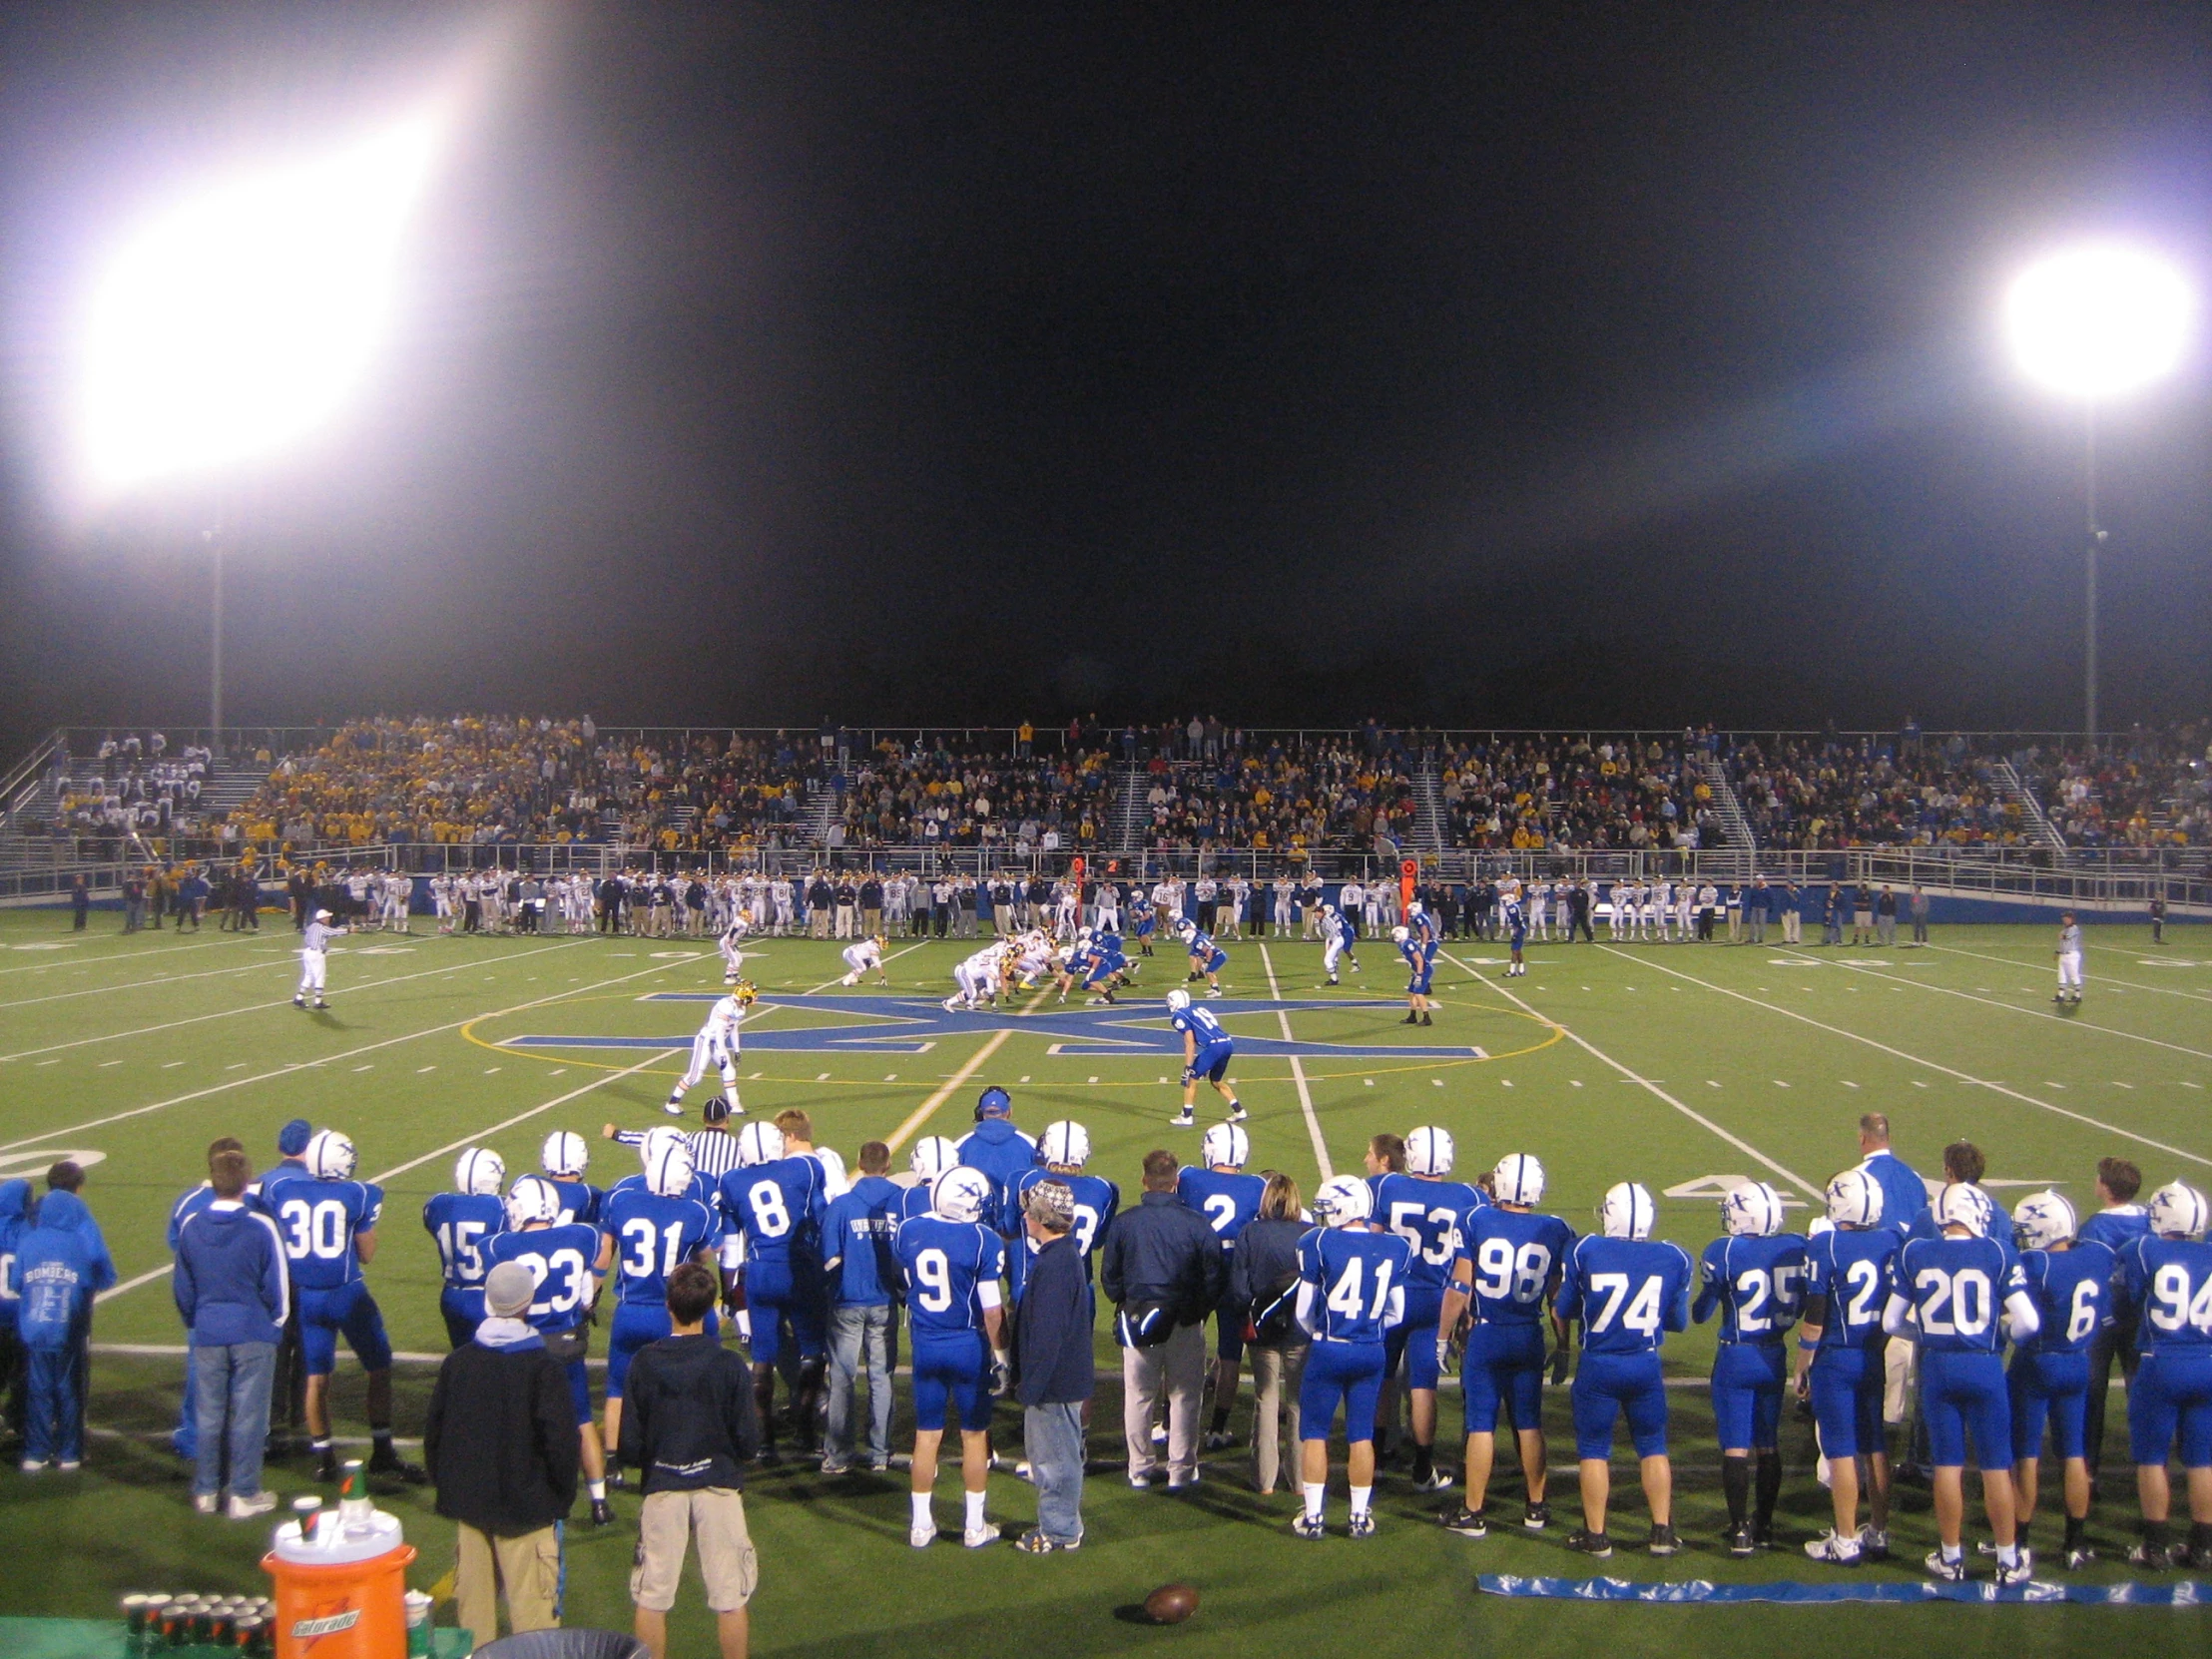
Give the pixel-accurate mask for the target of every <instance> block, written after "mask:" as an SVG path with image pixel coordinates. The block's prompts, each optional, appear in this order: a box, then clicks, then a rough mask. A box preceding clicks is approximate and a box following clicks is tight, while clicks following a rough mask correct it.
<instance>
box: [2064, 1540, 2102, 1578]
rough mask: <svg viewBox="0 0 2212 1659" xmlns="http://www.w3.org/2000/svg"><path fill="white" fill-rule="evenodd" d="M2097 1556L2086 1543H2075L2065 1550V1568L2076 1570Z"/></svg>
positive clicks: (2069, 1570) (2070, 1570)
mask: <svg viewBox="0 0 2212 1659" xmlns="http://www.w3.org/2000/svg"><path fill="white" fill-rule="evenodd" d="M2096 1558H2097V1552H2096V1551H2095V1550H2093V1549H2091V1548H2090V1547H2089V1546H2088V1545H2087V1544H2075V1545H2074V1546H2073V1547H2072V1548H2070V1549H2068V1550H2067V1551H2066V1570H2067V1571H2068V1572H2078V1571H2080V1570H2081V1569H2082V1568H2083V1567H2085V1566H2087V1565H2088V1564H2089V1563H2090V1562H2092V1561H2094V1560H2095V1559H2096Z"/></svg>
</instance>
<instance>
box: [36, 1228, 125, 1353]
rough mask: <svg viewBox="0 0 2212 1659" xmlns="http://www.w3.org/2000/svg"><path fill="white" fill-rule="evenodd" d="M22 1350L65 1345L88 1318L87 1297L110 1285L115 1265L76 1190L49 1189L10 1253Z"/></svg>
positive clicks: (89, 1310) (90, 1305)
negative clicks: (17, 1290) (12, 1254)
mask: <svg viewBox="0 0 2212 1659" xmlns="http://www.w3.org/2000/svg"><path fill="white" fill-rule="evenodd" d="M15 1282H16V1285H17V1286H18V1287H19V1288H20V1289H21V1291H22V1295H23V1301H22V1303H21V1305H20V1309H19V1312H18V1315H17V1318H18V1320H19V1322H20V1331H21V1335H22V1338H23V1346H24V1347H25V1348H36V1349H49V1350H50V1349H57V1348H67V1347H68V1346H69V1345H70V1343H71V1342H73V1341H74V1340H75V1339H76V1336H77V1333H78V1332H79V1331H80V1330H81V1329H82V1328H83V1327H84V1326H85V1325H86V1324H88V1323H89V1322H90V1321H91V1319H92V1299H93V1297H94V1296H96V1295H97V1294H98V1293H99V1292H101V1291H104V1290H106V1289H107V1288H108V1287H109V1286H110V1285H113V1284H114V1283H115V1263H114V1262H112V1261H110V1260H109V1259H108V1247H107V1246H106V1245H105V1244H104V1243H102V1242H101V1238H100V1229H99V1228H98V1227H96V1226H95V1225H93V1220H92V1212H91V1211H90V1210H88V1209H86V1208H85V1205H84V1201H83V1200H82V1199H80V1198H79V1197H78V1196H77V1195H76V1194H75V1193H48V1194H47V1195H46V1197H45V1198H43V1199H42V1200H40V1201H39V1207H38V1219H37V1221H36V1222H35V1223H34V1224H33V1225H32V1226H31V1227H30V1228H29V1230H27V1231H26V1232H25V1233H24V1235H23V1237H22V1240H21V1241H20V1242H19V1243H18V1244H17V1245H16V1251H15Z"/></svg>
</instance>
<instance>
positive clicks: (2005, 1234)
mask: <svg viewBox="0 0 2212 1659" xmlns="http://www.w3.org/2000/svg"><path fill="white" fill-rule="evenodd" d="M1966 1191H1968V1192H1969V1193H1971V1194H1973V1197H1974V1202H1975V1203H1976V1204H1977V1205H1979V1206H1980V1209H1981V1236H1982V1237H1983V1238H1985V1239H1988V1240H1990V1241H1991V1242H1992V1243H1995V1244H1998V1245H2000V1246H2002V1247H2003V1249H2004V1250H2005V1251H2006V1253H2007V1254H2014V1255H2016V1254H2017V1252H2016V1251H2015V1250H2014V1248H2013V1245H2012V1218H2011V1217H2010V1216H2007V1215H2006V1214H2005V1213H2004V1207H2003V1206H2002V1205H2000V1204H1999V1203H1997V1201H1996V1200H1995V1199H1993V1198H1991V1197H1990V1196H1989V1195H1988V1194H1987V1193H1985V1192H1983V1191H1982V1190H1981V1189H1980V1188H1979V1187H1975V1186H1968V1187H1967V1188H1966ZM1885 1214H1887V1212H1885ZM1883 1225H1884V1226H1890V1225H1892V1224H1891V1223H1889V1222H1885V1223H1884V1224H1883ZM1942 1236H1943V1229H1942V1224H1941V1223H1940V1222H1938V1221H1936V1207H1935V1206H1934V1205H1930V1206H1929V1207H1928V1208H1926V1209H1924V1210H1923V1211H1922V1212H1921V1213H1920V1214H1919V1215H1917V1216H1915V1217H1914V1218H1913V1219H1912V1221H1911V1222H1910V1223H1908V1224H1907V1225H1906V1227H1905V1237H1906V1239H1907V1240H1908V1241H1911V1240H1913V1239H1939V1238H1941V1237H1942Z"/></svg>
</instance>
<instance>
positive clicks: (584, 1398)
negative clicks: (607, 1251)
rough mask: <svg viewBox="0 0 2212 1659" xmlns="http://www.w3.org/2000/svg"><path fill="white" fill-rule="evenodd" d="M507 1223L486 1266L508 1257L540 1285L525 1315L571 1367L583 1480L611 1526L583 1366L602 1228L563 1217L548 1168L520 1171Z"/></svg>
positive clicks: (597, 1519)
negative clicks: (533, 1172) (530, 1172)
mask: <svg viewBox="0 0 2212 1659" xmlns="http://www.w3.org/2000/svg"><path fill="white" fill-rule="evenodd" d="M506 1210H507V1228H506V1231H504V1232H501V1233H498V1234H496V1235H494V1236H493V1237H492V1239H491V1240H490V1241H489V1242H488V1243H487V1244H486V1245H485V1246H484V1271H485V1272H486V1273H489V1272H490V1271H491V1270H492V1269H493V1268H495V1267H497V1266H499V1264H500V1263H502V1262H513V1263H515V1264H517V1265H518V1266H520V1267H522V1268H523V1269H525V1270H526V1271H527V1272H528V1273H529V1275H530V1278H531V1281H532V1283H533V1284H535V1285H536V1287H537V1289H536V1290H535V1291H534V1292H533V1293H532V1295H531V1298H530V1306H529V1307H528V1308H527V1309H525V1310H524V1311H523V1319H524V1321H525V1322H526V1323H527V1324H528V1325H529V1327H530V1329H531V1330H533V1331H535V1332H536V1333H537V1334H538V1337H539V1339H540V1340H541V1341H543V1342H544V1344H545V1351H546V1353H548V1354H550V1355H552V1356H553V1358H554V1359H556V1360H558V1361H560V1362H561V1364H562V1366H563V1367H564V1368H565V1369H566V1371H567V1373H568V1396H569V1400H570V1403H571V1404H572V1405H573V1406H574V1407H575V1410H576V1432H577V1435H578V1437H579V1438H580V1439H581V1441H582V1451H581V1460H582V1463H583V1468H584V1480H585V1484H586V1486H587V1488H588V1490H589V1492H590V1494H591V1520H592V1525H594V1526H606V1525H608V1524H610V1523H611V1522H612V1521H613V1520H614V1518H615V1512H614V1510H613V1508H612V1507H611V1506H610V1505H609V1504H608V1502H607V1456H606V1450H605V1448H604V1447H603V1446H602V1445H601V1444H600V1443H599V1425H598V1424H597V1423H595V1422H594V1421H592V1414H591V1381H590V1378H589V1377H588V1376H587V1374H586V1373H585V1370H584V1353H585V1350H586V1349H587V1348H588V1346H589V1345H590V1340H591V1330H590V1326H589V1324H588V1323H587V1322H588V1321H589V1320H590V1318H591V1310H592V1298H593V1295H594V1293H595V1292H596V1291H597V1289H598V1287H597V1286H596V1285H595V1284H594V1283H593V1281H592V1263H593V1262H594V1261H596V1260H597V1259H598V1256H599V1229H598V1228H596V1227H594V1226H593V1225H592V1224H591V1223H590V1222H585V1221H569V1222H564V1221H562V1220H561V1195H560V1191H559V1189H558V1188H557V1187H556V1186H555V1185H554V1184H553V1182H551V1181H549V1180H547V1179H546V1178H545V1177H544V1176H542V1175H525V1176H522V1177H520V1178H518V1179H517V1180H516V1182H515V1184H514V1190H513V1191H512V1192H510V1193H509V1194H508V1195H507V1200H506Z"/></svg>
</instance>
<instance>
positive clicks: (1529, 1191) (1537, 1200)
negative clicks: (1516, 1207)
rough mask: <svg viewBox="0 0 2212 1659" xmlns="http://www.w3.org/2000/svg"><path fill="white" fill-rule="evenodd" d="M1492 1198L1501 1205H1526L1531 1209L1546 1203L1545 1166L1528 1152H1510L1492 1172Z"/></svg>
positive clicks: (1499, 1161) (1498, 1162)
mask: <svg viewBox="0 0 2212 1659" xmlns="http://www.w3.org/2000/svg"><path fill="white" fill-rule="evenodd" d="M1490 1186H1491V1188H1492V1189H1493V1190H1492V1192H1491V1195H1490V1196H1491V1197H1493V1198H1495V1199H1496V1200H1497V1201H1498V1202H1499V1203H1500V1204H1526V1205H1528V1206H1529V1207H1530V1208H1531V1209H1533V1208H1534V1207H1535V1206H1536V1205H1539V1204H1541V1203H1542V1202H1543V1201H1544V1166H1543V1165H1542V1164H1540V1163H1538V1162H1537V1161H1536V1159H1535V1157H1534V1156H1533V1155H1532V1154H1530V1153H1526V1152H1508V1153H1507V1154H1506V1155H1505V1156H1504V1157H1502V1158H1500V1159H1499V1160H1498V1161H1497V1168H1496V1169H1494V1170H1492V1171H1491V1172H1490Z"/></svg>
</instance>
